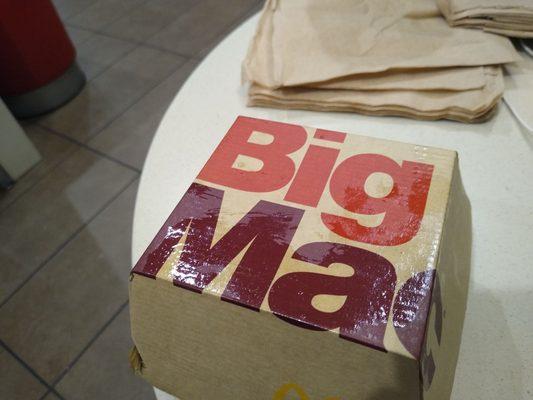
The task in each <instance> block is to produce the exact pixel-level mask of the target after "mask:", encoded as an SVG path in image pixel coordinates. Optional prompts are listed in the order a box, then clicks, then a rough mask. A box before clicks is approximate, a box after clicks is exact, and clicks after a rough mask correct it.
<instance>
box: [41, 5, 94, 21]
mask: <svg viewBox="0 0 533 400" xmlns="http://www.w3.org/2000/svg"><path fill="white" fill-rule="evenodd" d="M95 1H96V0H52V3H53V4H54V6H55V8H56V10H57V12H58V14H59V16H60V17H61V19H63V20H65V19H67V18H70V17H72V16H74V15H76V14H79V13H80V12H82V11H83V10H85V9H86V8H87V7H89V6H91V5H92V4H93V3H95Z"/></svg>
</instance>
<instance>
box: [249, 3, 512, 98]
mask: <svg viewBox="0 0 533 400" xmlns="http://www.w3.org/2000/svg"><path fill="white" fill-rule="evenodd" d="M304 43H305V45H303V44H304ZM516 59H517V55H516V51H515V49H514V48H513V46H512V44H511V43H510V41H509V40H508V39H507V38H503V37H499V36H497V35H490V34H486V33H484V32H480V31H476V30H472V29H462V28H450V27H449V26H448V24H447V23H446V21H445V20H444V19H443V18H442V16H441V15H440V12H439V10H438V8H437V6H436V5H435V4H434V3H433V2H431V1H427V0H385V1H379V2H376V1H374V0H363V1H352V0H328V1H327V2H325V1H323V0H291V1H275V0H270V1H267V3H266V4H265V7H264V10H263V14H262V16H261V20H260V23H259V27H258V31H257V33H256V35H255V37H254V39H253V40H252V43H251V46H250V49H249V52H248V55H247V57H246V60H245V62H244V75H245V77H246V78H247V79H248V80H249V81H250V82H253V83H256V84H259V85H261V86H264V87H267V88H273V89H275V88H279V87H286V86H299V85H307V84H309V83H316V82H323V81H328V80H331V79H338V78H341V77H346V76H353V75H356V74H369V73H379V72H384V71H392V70H397V69H409V70H411V69H428V68H444V67H463V66H482V65H494V64H503V63H507V62H512V61H514V60H516Z"/></svg>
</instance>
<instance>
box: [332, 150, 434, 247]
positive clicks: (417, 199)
mask: <svg viewBox="0 0 533 400" xmlns="http://www.w3.org/2000/svg"><path fill="white" fill-rule="evenodd" d="M375 172H383V173H385V174H388V175H389V176H391V177H392V179H393V182H394V183H393V187H392V190H391V191H390V193H389V194H388V195H386V196H385V197H383V198H376V197H371V196H369V195H368V194H367V193H366V191H365V182H366V180H367V179H368V177H369V176H370V175H371V174H373V173H375ZM432 173H433V166H431V165H428V164H422V163H416V162H410V161H404V162H403V163H402V165H401V166H400V165H398V164H397V163H396V162H395V161H394V160H391V159H390V158H388V157H385V156H382V155H379V154H358V155H355V156H352V157H350V158H347V159H346V160H344V161H343V162H342V163H341V164H340V165H339V166H338V167H337V169H336V170H335V172H334V173H333V176H332V177H331V181H330V193H331V197H333V200H335V202H336V203H337V204H339V205H340V206H342V207H343V208H344V209H346V210H348V211H351V212H354V213H359V214H367V215H374V214H380V213H385V216H384V218H383V221H382V222H381V224H380V225H379V226H377V227H366V226H363V225H360V224H359V223H358V222H357V219H355V218H346V217H340V216H336V215H331V214H328V213H322V222H324V224H325V225H326V226H327V227H328V228H329V229H330V230H331V231H333V232H335V233H337V234H338V235H341V236H343V237H345V238H348V239H351V240H356V241H358V242H364V243H371V244H376V245H381V246H395V245H399V244H403V243H406V242H408V241H409V240H411V239H412V238H413V237H414V236H415V235H416V233H417V232H418V229H419V228H420V222H421V221H422V217H423V216H424V209H425V207H426V200H427V194H428V191H429V185H430V182H431V175H432Z"/></svg>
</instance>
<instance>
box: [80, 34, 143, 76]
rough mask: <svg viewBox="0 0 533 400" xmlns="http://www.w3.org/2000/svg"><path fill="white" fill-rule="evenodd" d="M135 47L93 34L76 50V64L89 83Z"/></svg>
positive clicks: (129, 43) (125, 42)
mask: <svg viewBox="0 0 533 400" xmlns="http://www.w3.org/2000/svg"><path fill="white" fill-rule="evenodd" d="M135 46H136V45H135V44H134V43H132V42H127V41H124V40H120V39H115V38H111V37H109V36H103V35H99V34H97V33H93V34H91V37H89V38H87V39H86V40H85V41H84V42H82V43H80V44H79V45H78V46H77V48H76V50H77V60H78V64H79V65H80V66H81V69H82V70H83V72H84V73H85V76H86V77H87V80H89V81H90V80H92V79H93V78H94V77H95V76H97V75H98V74H100V73H101V72H102V71H104V70H105V69H107V68H108V67H109V66H110V65H112V64H113V63H115V62H116V61H118V60H119V59H121V58H122V57H124V55H125V54H127V53H128V52H130V51H131V50H133V48H134V47H135Z"/></svg>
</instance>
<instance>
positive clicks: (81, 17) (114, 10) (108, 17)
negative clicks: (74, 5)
mask: <svg viewBox="0 0 533 400" xmlns="http://www.w3.org/2000/svg"><path fill="white" fill-rule="evenodd" d="M145 1H146V0H96V1H94V2H93V3H92V4H91V5H90V6H89V7H87V8H85V9H84V10H83V11H81V12H80V13H78V14H76V15H74V16H72V17H69V18H67V22H68V23H69V24H73V25H76V26H77V27H80V28H87V29H91V30H95V31H98V30H100V29H102V28H104V27H106V26H107V25H109V24H110V23H112V22H114V21H116V20H117V19H119V18H121V17H122V16H123V15H125V14H127V13H129V12H131V10H133V9H134V8H135V7H137V6H139V5H140V4H142V3H144V2H145Z"/></svg>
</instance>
